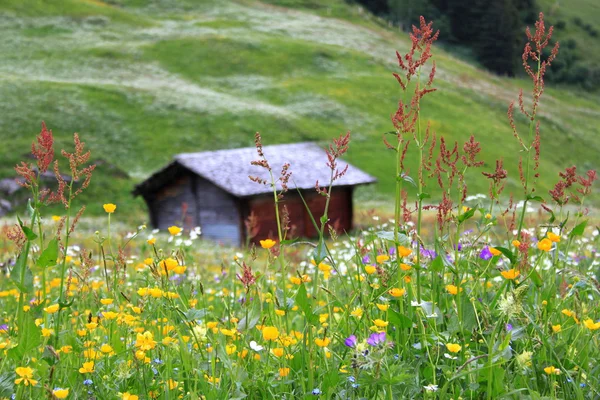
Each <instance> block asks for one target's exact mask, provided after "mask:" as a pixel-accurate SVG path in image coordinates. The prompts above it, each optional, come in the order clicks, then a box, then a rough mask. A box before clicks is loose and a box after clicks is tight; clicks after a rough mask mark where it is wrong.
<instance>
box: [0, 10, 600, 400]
mask: <svg viewBox="0 0 600 400" xmlns="http://www.w3.org/2000/svg"><path fill="white" fill-rule="evenodd" d="M552 32H553V28H552V27H550V28H547V27H546V26H545V24H544V19H543V15H542V14H540V15H539V19H538V21H537V22H536V23H535V27H533V28H532V29H531V30H530V29H527V31H526V35H527V40H528V41H527V44H526V46H525V48H524V51H523V56H522V64H523V67H524V69H525V71H526V73H527V75H528V76H529V77H530V78H531V81H530V87H529V88H528V89H526V90H525V91H521V92H520V93H515V98H518V101H516V102H515V103H511V104H509V105H507V106H508V112H507V120H506V123H507V124H509V125H510V126H511V127H512V131H513V137H507V138H505V140H507V141H509V140H514V141H516V142H517V143H518V145H519V146H520V158H519V163H518V165H504V163H503V160H502V159H499V160H497V161H496V162H495V164H494V165H493V167H492V168H489V167H487V166H484V163H483V160H481V159H480V158H479V153H480V151H481V147H480V144H479V142H478V141H477V132H473V133H472V135H471V133H470V132H465V137H464V140H463V141H462V143H449V142H447V141H446V140H445V138H444V136H443V135H441V134H438V133H436V132H435V131H434V128H433V127H432V126H431V125H430V124H429V123H428V120H427V115H425V114H424V113H422V112H421V104H422V103H424V102H427V99H428V98H429V97H430V96H435V95H436V93H435V92H436V87H435V79H436V64H435V61H434V56H433V54H432V52H433V45H434V42H435V41H436V39H437V38H438V33H437V32H434V30H433V29H432V23H431V22H429V23H428V22H426V21H425V20H424V19H423V18H421V23H420V26H418V27H416V26H415V27H413V30H412V33H411V34H410V39H411V42H412V46H411V48H410V50H409V51H408V52H407V53H406V54H399V53H397V61H398V68H397V73H394V74H393V77H395V78H396V81H397V83H396V82H394V79H393V77H390V84H392V85H395V84H398V85H399V87H398V88H399V93H400V100H399V104H398V109H397V110H396V111H395V112H393V113H392V117H391V124H390V129H391V131H390V132H387V133H385V134H383V140H382V143H381V152H393V153H394V154H395V156H396V158H395V162H394V164H393V165H390V166H389V174H391V175H392V176H394V178H395V179H394V182H395V196H394V198H393V199H390V202H393V204H394V209H393V216H389V218H375V219H373V220H372V223H371V224H370V226H364V227H363V228H361V229H357V230H356V231H353V232H347V233H346V234H343V235H341V234H336V232H335V231H334V230H333V229H330V225H329V224H328V223H329V222H330V221H329V218H328V208H329V199H330V196H331V193H332V191H335V187H334V185H333V183H334V182H335V181H336V180H337V179H339V178H340V177H341V176H343V175H344V173H345V170H344V169H339V168H338V164H337V161H338V160H339V159H340V158H341V157H343V156H344V154H345V153H346V152H347V150H348V148H349V146H352V140H351V135H350V134H349V133H348V134H342V135H341V136H339V137H338V138H336V139H334V140H333V141H332V143H331V144H330V145H329V146H328V148H327V156H328V157H327V159H324V160H320V161H321V162H322V165H323V168H328V169H329V170H330V171H331V181H330V182H329V183H328V184H327V183H323V182H321V183H320V184H317V187H316V190H317V192H318V193H319V194H320V195H322V196H324V197H325V198H326V199H327V204H326V206H325V212H324V214H323V215H313V216H312V223H313V224H314V226H315V229H316V231H317V232H318V237H317V238H308V239H306V238H295V237H290V232H291V229H290V228H291V227H290V226H289V220H288V219H287V218H286V210H285V198H286V194H287V193H288V192H291V191H295V188H294V187H293V179H290V176H293V175H290V174H293V173H294V160H289V165H287V166H286V167H284V170H283V171H279V170H275V169H273V168H271V165H270V164H269V160H268V159H267V158H266V157H265V156H264V154H263V152H262V138H261V136H260V135H259V134H256V137H255V141H256V147H257V156H256V157H257V158H256V161H255V162H254V163H253V164H254V165H256V166H258V167H261V168H263V169H265V170H266V172H267V173H268V176H269V177H270V180H266V181H265V180H263V179H261V178H258V177H249V178H250V179H252V180H253V181H255V182H256V184H257V185H267V186H269V187H271V188H272V189H273V199H274V203H275V214H276V219H277V221H276V222H277V231H276V232H275V233H274V235H273V237H264V238H254V239H255V240H256V245H250V246H247V247H246V248H244V249H237V248H233V247H218V246H213V245H211V244H210V243H208V242H206V241H203V240H201V237H202V236H201V228H202V227H199V228H196V229H193V230H191V231H189V230H184V229H182V227H181V226H182V225H181V224H174V225H173V226H172V227H170V228H169V229H168V231H164V232H163V231H156V230H152V229H151V227H147V226H145V225H142V224H141V223H142V222H143V221H140V226H137V227H129V228H127V227H124V226H123V224H121V223H120V221H119V220H120V218H121V216H120V213H119V211H120V207H119V204H112V202H111V201H112V199H111V197H110V193H106V198H105V199H102V202H103V203H105V204H104V206H103V211H104V213H105V217H104V218H103V220H104V223H101V222H99V221H100V220H97V221H98V225H97V226H94V227H92V228H88V227H82V224H81V217H82V215H84V212H85V206H83V207H81V208H79V207H77V208H76V207H75V206H74V204H76V199H77V197H78V196H79V194H80V193H82V192H83V191H85V190H86V188H87V187H88V186H90V185H94V179H93V174H94V168H95V167H94V165H93V164H90V163H89V160H90V152H89V151H87V150H86V147H85V144H84V141H82V140H83V139H85V133H83V134H82V138H80V137H79V136H78V135H77V134H75V135H74V144H73V146H72V149H71V150H62V152H61V156H56V157H55V150H54V138H53V135H52V132H51V131H50V129H49V128H48V127H46V126H45V125H43V126H42V130H41V133H40V134H39V135H38V136H37V138H36V139H35V141H34V142H33V144H32V147H31V150H32V156H33V159H34V160H35V161H34V162H33V163H30V162H29V161H24V162H22V163H21V164H19V165H17V166H16V171H17V173H18V174H19V175H20V181H19V182H20V183H21V185H23V186H25V187H27V188H28V189H29V190H30V198H29V202H28V204H27V207H26V209H24V210H22V212H19V213H18V215H16V216H14V220H15V223H14V225H12V226H7V227H5V228H4V229H3V231H2V242H1V244H0V262H2V266H3V267H2V271H1V277H0V312H1V315H0V318H1V320H0V398H2V399H4V398H6V399H43V398H47V399H123V400H136V399H271V398H272V399H296V398H298V399H313V398H314V399H317V398H322V399H412V398H426V399H500V398H509V399H558V398H561V399H597V398H600V363H598V360H600V341H599V335H600V309H599V307H598V301H599V300H600V283H599V282H598V278H599V275H600V267H599V265H600V264H599V260H598V256H597V250H596V249H597V247H598V228H596V227H595V226H594V224H595V221H597V218H596V217H594V215H591V212H590V210H589V209H588V208H587V204H588V203H589V200H588V198H589V197H590V195H592V192H593V183H594V181H595V180H596V172H595V171H593V170H590V171H580V170H579V169H577V168H576V167H575V166H571V165H565V166H563V167H564V168H565V169H564V172H562V173H560V175H558V176H556V177H555V178H556V182H557V183H556V185H555V186H554V187H553V188H552V190H550V191H541V190H539V189H538V188H537V187H536V182H537V180H538V178H539V177H540V175H542V174H545V171H543V170H542V169H541V168H540V158H542V157H552V155H551V154H545V153H544V122H545V120H544V118H543V117H541V112H542V111H540V110H543V102H542V99H543V94H544V89H545V84H544V75H545V73H546V71H547V70H548V69H549V68H551V64H552V62H553V61H554V60H555V58H557V57H560V54H559V46H558V44H556V45H555V46H554V47H552V48H550V47H549V46H548V45H549V40H550V38H551V36H552ZM517 96H518V97H517ZM256 128H257V129H260V127H256ZM499 145H500V144H499ZM408 153H412V154H417V155H418V157H417V158H418V161H419V162H418V165H417V166H416V168H415V167H409V166H408V165H405V162H404V160H405V156H406V154H408ZM372 156H373V157H377V154H373V155H372ZM58 159H60V160H61V161H58ZM574 161H576V160H574ZM65 168H68V171H66V170H65ZM48 171H52V172H54V174H55V176H56V179H57V182H56V185H55V187H53V188H52V189H48V188H45V187H44V186H43V185H42V184H41V181H40V178H39V177H40V174H42V173H47V172H48ZM65 174H68V176H70V177H71V179H65ZM470 179H481V180H487V182H489V192H488V193H487V194H485V195H482V194H476V193H469V191H468V187H469V185H468V183H469V181H470ZM508 180H513V181H515V182H520V184H521V189H520V190H519V191H516V192H515V193H507V191H505V190H504V189H505V185H506V183H507V181H508ZM51 204H54V205H56V204H60V205H62V210H63V211H64V212H63V213H61V214H59V215H52V214H49V213H48V211H47V206H48V205H51ZM595 218H596V219H595Z"/></svg>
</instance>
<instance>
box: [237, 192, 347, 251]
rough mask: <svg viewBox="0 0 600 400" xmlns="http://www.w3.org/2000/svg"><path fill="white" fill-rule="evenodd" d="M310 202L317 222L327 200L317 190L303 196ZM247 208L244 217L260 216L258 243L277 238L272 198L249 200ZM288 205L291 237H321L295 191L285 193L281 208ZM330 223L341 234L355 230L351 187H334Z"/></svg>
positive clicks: (330, 207) (330, 205)
mask: <svg viewBox="0 0 600 400" xmlns="http://www.w3.org/2000/svg"><path fill="white" fill-rule="evenodd" d="M302 195H303V196H304V199H305V201H306V202H307V204H308V206H309V208H310V210H311V213H312V215H313V217H314V218H315V220H316V221H317V223H319V219H320V217H321V215H323V210H324V209H325V202H326V198H325V197H324V196H321V195H319V194H317V193H316V192H315V191H313V190H311V191H306V192H303V194H302ZM246 201H247V207H246V209H245V212H244V217H245V218H247V216H248V215H249V213H251V212H254V214H255V215H256V216H257V219H258V224H259V230H258V234H257V235H256V237H255V238H254V241H255V242H258V240H261V239H265V238H273V239H275V238H277V222H276V220H275V210H274V206H273V204H274V203H273V197H272V196H268V195H265V196H256V197H252V198H249V199H247V200H246ZM283 204H285V205H286V206H287V208H288V211H289V214H290V219H291V224H290V225H291V226H292V232H291V233H292V237H315V236H318V234H317V231H316V230H315V228H314V226H313V224H312V222H311V220H310V216H309V214H308V211H307V210H306V207H305V206H304V204H303V202H302V199H301V198H300V196H299V195H298V194H296V193H293V192H288V193H286V194H285V197H284V200H283V202H282V205H283ZM329 220H330V223H329V224H330V225H332V226H333V227H334V228H336V231H337V232H338V233H342V232H344V231H349V230H351V229H352V188H351V187H344V188H335V190H334V191H333V195H332V196H331V201H330V204H329Z"/></svg>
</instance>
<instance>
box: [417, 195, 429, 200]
mask: <svg viewBox="0 0 600 400" xmlns="http://www.w3.org/2000/svg"><path fill="white" fill-rule="evenodd" d="M430 198H431V195H430V194H429V193H419V194H418V195H417V199H419V200H425V199H430Z"/></svg>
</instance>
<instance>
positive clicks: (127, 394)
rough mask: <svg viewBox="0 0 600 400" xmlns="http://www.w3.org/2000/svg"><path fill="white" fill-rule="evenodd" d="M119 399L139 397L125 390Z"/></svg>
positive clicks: (126, 399) (129, 399) (136, 398)
mask: <svg viewBox="0 0 600 400" xmlns="http://www.w3.org/2000/svg"><path fill="white" fill-rule="evenodd" d="M121 399H123V400H139V397H138V396H137V395H136V394H131V393H129V392H125V393H123V394H122V395H121Z"/></svg>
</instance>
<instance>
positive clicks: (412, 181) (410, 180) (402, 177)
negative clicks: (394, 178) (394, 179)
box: [398, 175, 417, 187]
mask: <svg viewBox="0 0 600 400" xmlns="http://www.w3.org/2000/svg"><path fill="white" fill-rule="evenodd" d="M398 180H403V181H405V182H408V183H410V184H411V185H413V186H414V187H417V183H416V182H415V180H414V179H413V178H411V177H410V176H408V175H401V176H399V177H398Z"/></svg>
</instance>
